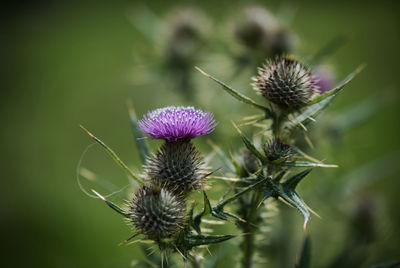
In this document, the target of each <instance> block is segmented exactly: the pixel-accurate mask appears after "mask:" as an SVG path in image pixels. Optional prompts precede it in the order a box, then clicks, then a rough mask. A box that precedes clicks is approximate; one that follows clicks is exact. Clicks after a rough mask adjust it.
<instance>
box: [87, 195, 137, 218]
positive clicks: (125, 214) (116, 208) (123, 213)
mask: <svg viewBox="0 0 400 268" xmlns="http://www.w3.org/2000/svg"><path fill="white" fill-rule="evenodd" d="M92 192H93V193H95V194H96V195H97V196H98V197H99V198H100V199H101V200H103V201H104V202H106V204H107V205H108V206H109V207H110V208H112V209H113V210H114V211H116V212H118V213H119V214H121V215H122V216H124V217H125V218H129V217H130V215H129V213H128V212H126V211H124V210H123V209H122V208H120V207H119V206H118V205H116V204H114V203H113V202H111V201H108V200H107V199H106V198H105V197H104V196H102V195H101V194H99V193H98V192H96V191H95V190H93V189H92Z"/></svg>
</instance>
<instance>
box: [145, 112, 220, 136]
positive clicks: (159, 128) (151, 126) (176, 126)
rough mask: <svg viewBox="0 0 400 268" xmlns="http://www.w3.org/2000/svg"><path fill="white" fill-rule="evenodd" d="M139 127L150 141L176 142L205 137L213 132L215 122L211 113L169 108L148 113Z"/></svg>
mask: <svg viewBox="0 0 400 268" xmlns="http://www.w3.org/2000/svg"><path fill="white" fill-rule="evenodd" d="M139 126H140V128H141V129H142V131H143V132H145V133H146V134H147V135H149V136H150V138H152V139H164V140H167V141H178V140H189V139H194V138H196V137H197V136H202V135H206V134H208V133H210V132H212V131H213V130H214V128H215V126H216V122H215V120H214V117H213V115H212V114H211V113H208V112H203V111H202V110H200V109H199V110H195V109H194V108H193V107H183V106H181V107H175V106H169V107H165V108H160V109H157V110H154V111H151V112H148V113H147V115H145V116H144V117H143V119H142V120H140V121H139Z"/></svg>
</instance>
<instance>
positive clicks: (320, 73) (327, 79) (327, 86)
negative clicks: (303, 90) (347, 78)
mask: <svg viewBox="0 0 400 268" xmlns="http://www.w3.org/2000/svg"><path fill="white" fill-rule="evenodd" d="M313 75H314V78H315V80H316V85H317V86H318V90H319V92H320V94H323V93H325V92H327V91H329V90H331V89H333V87H334V86H335V74H334V72H333V70H332V68H330V67H329V66H326V65H320V66H318V67H317V68H316V69H315V70H314V72H313Z"/></svg>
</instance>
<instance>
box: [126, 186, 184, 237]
mask: <svg viewBox="0 0 400 268" xmlns="http://www.w3.org/2000/svg"><path fill="white" fill-rule="evenodd" d="M129 214H130V217H129V220H130V221H131V222H132V223H133V225H134V226H135V228H137V229H138V230H139V231H140V233H142V234H144V235H146V236H147V237H148V238H149V239H152V240H159V239H162V238H167V237H171V236H173V235H175V234H176V233H178V232H179V231H180V230H181V229H182V227H183V225H184V222H185V217H186V206H185V203H184V201H181V200H180V199H179V198H178V197H176V196H175V195H173V194H172V193H171V192H169V191H168V190H166V189H164V188H161V187H160V186H159V185H152V186H144V187H142V188H141V189H139V191H138V192H137V193H136V194H135V196H134V197H133V200H132V202H131V203H130V210H129Z"/></svg>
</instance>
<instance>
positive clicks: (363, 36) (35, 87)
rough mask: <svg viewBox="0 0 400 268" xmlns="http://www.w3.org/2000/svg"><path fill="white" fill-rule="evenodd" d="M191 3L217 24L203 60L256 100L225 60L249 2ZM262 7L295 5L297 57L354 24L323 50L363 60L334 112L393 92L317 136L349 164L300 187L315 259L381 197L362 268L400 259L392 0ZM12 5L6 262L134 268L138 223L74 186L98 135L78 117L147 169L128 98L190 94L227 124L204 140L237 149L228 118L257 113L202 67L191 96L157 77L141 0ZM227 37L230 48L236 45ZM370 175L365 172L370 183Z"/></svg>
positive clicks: (325, 257) (329, 254)
mask: <svg viewBox="0 0 400 268" xmlns="http://www.w3.org/2000/svg"><path fill="white" fill-rule="evenodd" d="M183 3H186V4H187V1H185V2H183V1H182V2H179V1H152V2H150V3H148V4H147V9H150V10H152V11H153V12H154V14H156V15H158V16H160V18H163V17H165V15H166V14H167V13H168V12H169V11H171V10H173V9H174V8H176V7H178V6H179V5H181V4H183ZM191 3H192V4H193V5H194V6H196V7H198V8H201V9H202V10H203V12H204V13H205V14H206V16H207V17H208V19H209V22H210V26H209V30H208V34H209V37H208V38H206V45H205V49H204V50H205V51H203V52H201V53H202V54H200V56H199V58H200V59H199V60H198V61H197V62H196V63H195V64H196V65H198V66H201V67H202V68H204V69H205V70H207V71H209V72H210V73H213V74H215V76H217V77H218V78H220V79H221V80H224V81H227V82H229V83H230V84H232V85H234V86H235V87H236V88H240V89H241V91H242V92H246V93H248V94H249V95H251V96H255V95H254V93H252V92H251V89H250V86H249V83H250V77H251V76H252V75H253V74H254V73H255V70H253V69H247V71H246V72H243V73H242V74H241V78H239V79H236V78H235V79H232V81H230V79H231V78H232V76H231V75H232V73H233V71H232V67H231V66H229V65H226V67H225V65H224V64H225V62H229V61H228V60H227V57H228V56H227V55H224V50H223V49H221V47H223V46H221V42H222V43H223V42H224V40H225V39H224V38H225V35H226V36H229V34H230V33H229V30H227V29H228V28H229V27H228V25H229V23H227V22H229V20H231V19H232V18H233V17H235V16H236V14H237V13H238V12H239V11H240V8H241V6H242V5H243V2H240V1H218V4H216V2H215V1H202V2H198V3H196V2H191ZM260 4H261V5H263V6H265V7H267V8H269V9H270V10H272V11H273V12H274V13H275V12H278V11H279V10H282V6H283V9H284V10H289V11H293V13H295V15H294V17H293V19H292V21H291V24H290V26H289V27H290V29H291V30H292V31H293V32H294V33H295V34H296V35H297V37H298V39H299V40H300V42H299V45H298V49H297V50H296V53H298V54H300V55H302V56H305V55H308V54H312V53H315V52H316V51H318V49H319V48H321V47H322V46H323V45H324V44H326V43H327V42H329V41H330V40H332V39H333V38H335V37H337V36H339V35H342V34H345V35H346V36H347V37H348V41H347V42H346V43H345V44H344V45H343V47H341V48H340V49H339V50H338V51H337V52H336V53H334V55H332V56H331V57H329V60H328V61H329V63H331V64H332V65H333V66H334V67H335V70H336V73H337V76H338V77H339V78H343V77H345V76H346V75H347V74H348V73H350V72H351V71H353V70H354V69H355V68H356V67H357V66H358V65H359V64H360V63H367V67H366V68H365V70H364V71H363V72H362V73H361V74H360V75H359V76H358V77H357V78H356V79H355V80H354V81H353V82H352V83H351V84H350V85H349V86H348V87H347V88H346V90H345V91H344V92H343V93H341V95H340V96H339V97H338V98H337V100H336V101H335V102H334V104H333V105H332V106H331V107H330V110H328V112H327V113H332V114H335V113H336V114H339V112H340V111H341V110H342V109H344V108H349V107H352V106H353V105H354V103H358V102H360V101H362V100H365V99H367V98H368V97H370V96H380V95H384V99H385V101H384V104H383V106H382V107H380V109H379V111H378V112H377V113H376V114H375V115H373V116H372V117H371V118H370V119H369V120H368V122H365V123H363V124H361V125H360V126H358V127H357V128H353V129H351V130H350V131H348V132H346V133H345V134H344V135H343V136H342V137H341V140H340V141H339V142H338V143H334V144H332V140H330V139H328V137H326V139H324V135H322V136H321V137H320V139H321V140H320V141H318V143H317V145H318V146H316V148H315V149H314V152H313V154H314V155H317V156H318V157H319V158H320V159H326V161H327V162H329V163H337V164H339V166H340V168H339V169H336V170H332V169H329V170H315V172H313V174H311V175H310V178H309V179H308V180H307V181H306V182H305V183H304V185H302V186H301V189H300V192H301V193H303V195H304V199H305V200H306V201H307V203H308V204H309V205H310V206H311V207H312V208H313V209H314V210H316V211H317V213H318V214H319V215H320V216H321V219H319V218H317V217H315V216H314V217H313V218H312V220H311V223H310V224H309V226H308V229H307V232H309V233H310V234H311V237H312V239H313V246H314V248H313V264H314V265H315V267H324V263H329V262H330V261H331V260H332V259H333V258H334V256H335V254H337V253H338V252H340V251H341V249H343V248H344V246H342V245H343V244H344V241H345V238H346V236H347V233H346V232H347V231H348V228H347V227H348V226H347V225H348V218H349V217H350V216H351V213H352V212H351V211H353V210H354V208H355V207H356V203H357V202H358V200H360V199H363V198H367V199H372V200H373V203H374V204H375V205H374V212H373V213H374V215H375V217H376V229H377V231H376V232H377V237H376V238H375V239H374V242H373V243H371V244H370V245H369V253H368V256H367V258H366V260H365V263H364V264H363V265H364V266H365V267H368V265H371V264H374V263H380V262H385V261H388V260H392V259H396V258H399V257H400V250H399V245H400V231H399V228H400V211H399V208H398V204H399V202H400V197H399V189H400V181H399V175H400V171H399V169H398V165H399V163H398V160H399V157H398V155H399V152H400V143H399V136H400V128H399V108H398V107H399V104H400V103H399V85H400V83H399V78H398V72H399V69H398V63H399V60H400V58H399V53H398V49H399V46H400V39H399V32H398V27H399V17H398V14H399V12H400V5H399V4H397V3H394V2H393V3H392V2H390V1H379V2H365V1H363V2H350V1H329V2H323V1H302V2H301V3H300V2H297V1H293V2H284V3H282V2H280V1H267V2H265V3H264V2H260ZM5 7H6V8H5V10H4V11H3V12H4V14H3V16H2V17H3V20H4V23H3V28H4V29H3V31H2V32H3V34H2V37H3V38H2V40H3V41H2V51H1V52H0V53H1V54H0V55H1V58H2V65H3V66H2V70H3V75H4V78H3V90H2V98H1V101H2V103H1V106H0V107H1V108H0V109H1V113H0V114H1V117H2V120H1V122H2V131H1V134H0V135H1V141H2V148H3V149H2V152H3V153H2V163H3V164H2V179H1V185H0V186H1V188H0V189H1V195H0V201H1V207H0V210H1V214H0V215H1V225H2V226H1V230H2V243H1V244H2V246H1V248H2V250H1V254H2V262H3V265H2V267H128V266H129V265H130V263H131V261H132V260H133V259H134V258H136V257H137V258H140V256H141V254H142V253H140V252H139V250H138V246H137V245H132V246H118V244H119V243H120V242H121V241H122V240H124V239H125V238H127V237H129V236H130V234H131V230H130V227H128V226H127V225H126V224H125V223H124V222H123V221H122V219H121V217H119V215H117V214H116V213H113V212H112V211H111V210H109V209H108V208H106V206H105V205H104V204H103V203H102V202H101V201H99V200H98V199H92V198H89V197H88V196H86V195H85V194H84V193H83V192H82V191H81V190H80V189H79V187H78V184H77V181H76V167H77V164H78V161H79V159H80V157H81V154H82V152H83V151H84V150H85V148H86V146H87V145H88V144H90V143H91V141H90V139H89V138H88V137H87V136H86V134H84V133H83V131H81V130H80V129H79V124H83V125H84V126H86V127H87V128H88V129H89V130H91V131H93V133H95V134H96V135H98V136H99V137H101V139H102V140H103V141H105V142H106V143H107V144H108V145H110V147H112V148H113V149H114V150H115V151H116V152H117V153H118V154H119V155H120V157H121V158H122V159H124V160H125V162H126V163H128V164H129V166H132V167H134V169H136V170H140V162H139V157H138V154H137V150H136V147H135V144H134V140H133V137H132V132H131V127H130V122H129V117H128V113H127V106H126V101H127V99H131V100H132V102H133V105H134V107H135V110H136V112H137V114H138V116H141V115H142V114H143V113H145V112H146V111H148V110H150V109H154V108H157V107H162V106H166V105H188V104H191V105H196V106H197V107H201V108H203V109H206V110H209V111H211V112H213V113H215V115H216V119H217V121H219V125H218V127H217V129H216V131H215V132H214V133H213V134H212V135H210V136H209V137H207V138H209V139H211V140H212V141H213V142H214V143H215V144H218V145H220V146H221V147H222V148H224V149H225V150H227V149H228V148H230V147H233V148H234V149H237V148H239V147H240V140H239V139H238V137H237V135H236V132H235V130H234V128H233V127H232V125H231V120H238V119H240V118H241V117H243V116H247V115H252V114H254V112H255V111H254V110H252V109H249V108H247V107H243V105H241V104H237V103H235V101H234V100H233V99H232V98H231V97H230V96H228V95H227V94H226V93H224V92H222V91H221V90H220V88H219V87H218V86H217V85H215V84H213V83H212V82H210V81H208V80H207V79H206V78H204V77H202V76H201V75H200V74H199V73H197V72H196V71H195V70H194V69H193V70H191V71H190V72H191V75H192V77H193V81H194V82H193V83H194V84H195V89H194V90H195V93H194V95H195V98H194V99H192V100H188V99H186V98H184V97H182V96H181V94H180V93H179V92H177V91H173V90H171V85H169V84H168V86H165V85H167V83H165V77H164V78H163V77H162V76H160V75H158V74H160V73H161V74H162V73H163V71H162V68H161V67H160V63H159V61H160V60H159V57H158V56H157V53H155V52H153V50H155V48H154V49H153V45H154V44H153V43H152V41H151V40H149V39H148V38H147V37H146V36H145V35H144V34H143V33H142V32H140V31H139V30H138V29H137V27H134V25H133V24H132V22H133V21H135V19H134V18H135V16H138V14H139V13H141V12H140V10H142V9H143V7H144V5H143V4H139V3H135V2H130V1H93V2H88V1H76V2H75V1H22V2H18V3H13V2H9V4H8V5H5ZM164 26H165V25H164ZM224 27H226V28H224ZM225 42H226V43H228V44H225V45H229V42H230V41H229V40H225ZM207 49H208V51H211V52H207ZM202 55H204V57H203V56H202ZM375 94H376V95H375ZM254 98H258V100H259V101H261V98H259V97H254ZM376 99H378V97H377V98H376ZM321 120H323V117H321ZM317 124H318V123H317ZM207 138H200V139H199V141H197V142H198V144H199V146H200V148H201V150H202V152H204V153H207V152H209V151H211V149H210V147H209V145H208V144H207V143H206V139H207ZM151 144H152V146H154V148H155V147H156V146H157V143H156V142H152V143H151ZM382 157H383V158H382ZM373 161H380V162H379V163H380V164H378V165H377V166H373V168H372V171H371V172H369V171H367V172H366V173H362V174H361V175H357V174H355V175H353V176H350V175H348V174H350V172H352V171H355V170H357V172H359V168H360V167H363V166H364V167H365V165H368V163H376V162H373ZM83 165H84V166H85V167H88V168H90V169H91V170H92V171H94V172H96V174H98V175H99V176H101V177H102V178H105V179H106V180H107V181H110V182H112V183H113V184H115V185H117V186H118V187H122V186H124V185H126V184H127V180H126V177H125V175H124V173H123V171H122V170H121V169H119V168H118V167H117V166H116V165H115V164H114V163H113V161H112V160H111V159H110V158H109V157H108V156H107V155H106V154H105V153H104V152H103V151H101V149H99V148H98V147H97V146H95V147H94V148H93V149H91V150H90V151H89V152H88V154H87V155H86V156H85V158H84V163H83ZM365 175H369V176H366V177H368V178H366V182H365V185H364V186H363V187H361V186H359V185H363V183H362V181H363V176H365ZM344 176H348V177H347V178H358V180H357V181H358V182H359V184H356V187H355V189H353V191H351V192H350V193H349V194H347V195H345V194H343V195H342V194H341V193H337V195H335V193H332V192H331V191H333V190H334V189H336V188H335V186H336V185H337V184H343V185H347V184H346V183H345V182H343V180H345V178H346V177H344ZM360 177H361V178H360ZM360 182H361V183H360ZM88 187H91V186H89V185H88ZM346 187H350V186H346ZM88 189H90V188H88ZM96 189H97V188H96ZM98 189H99V191H101V190H102V189H101V188H98ZM328 196H329V197H328ZM339 196H340V197H339ZM343 196H345V197H343ZM288 213H293V215H292V216H290V217H291V219H293V220H294V221H295V222H296V223H298V224H297V225H294V227H292V228H293V230H292V231H293V233H294V234H297V235H296V237H297V238H296V239H295V240H294V241H295V244H294V245H293V249H292V251H293V250H294V252H291V253H293V255H290V256H289V257H288V258H290V260H289V261H290V262H291V261H292V260H293V259H294V254H296V252H297V251H298V247H299V239H301V236H302V235H303V232H302V228H301V220H302V219H301V215H299V213H297V211H295V210H294V209H293V210H290V212H288ZM280 228H282V229H285V225H284V224H283V225H282V226H281V227H280ZM276 250H277V251H279V249H276ZM364 266H363V267H364ZM221 267H223V266H221ZM277 267H278V266H277Z"/></svg>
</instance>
